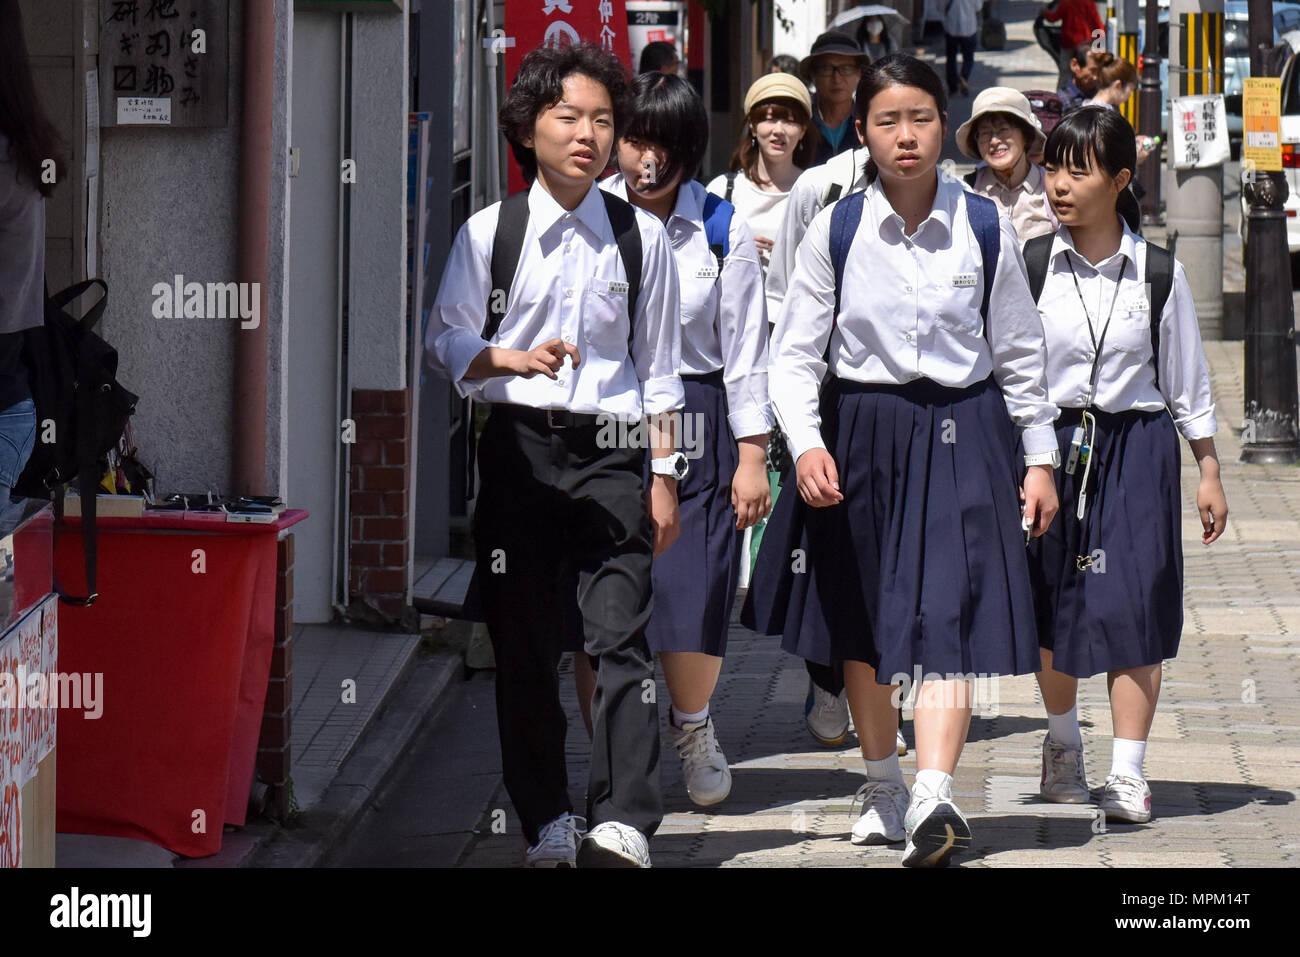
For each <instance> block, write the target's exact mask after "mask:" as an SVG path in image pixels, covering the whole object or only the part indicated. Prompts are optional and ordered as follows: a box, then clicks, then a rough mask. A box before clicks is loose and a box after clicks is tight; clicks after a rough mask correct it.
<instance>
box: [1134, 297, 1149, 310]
mask: <svg viewBox="0 0 1300 957" xmlns="http://www.w3.org/2000/svg"><path fill="white" fill-rule="evenodd" d="M1128 311H1129V312H1150V311H1151V303H1150V302H1148V301H1147V298H1146V297H1145V296H1140V297H1139V298H1137V299H1134V300H1133V301H1132V302H1130V303H1129V304H1128Z"/></svg>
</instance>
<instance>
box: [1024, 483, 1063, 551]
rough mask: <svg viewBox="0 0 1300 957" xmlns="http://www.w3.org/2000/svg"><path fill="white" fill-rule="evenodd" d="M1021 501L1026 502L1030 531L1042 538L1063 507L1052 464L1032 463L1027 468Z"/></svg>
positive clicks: (1026, 514)
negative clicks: (1058, 496) (1058, 497)
mask: <svg viewBox="0 0 1300 957" xmlns="http://www.w3.org/2000/svg"><path fill="white" fill-rule="evenodd" d="M1020 501H1022V502H1024V503H1025V518H1027V519H1028V520H1029V528H1030V533H1031V534H1032V535H1033V536H1034V538H1040V537H1041V536H1042V535H1043V534H1044V533H1045V532H1046V531H1047V528H1048V526H1049V525H1051V524H1052V519H1054V518H1055V517H1056V513H1057V511H1058V510H1059V509H1060V507H1061V505H1060V502H1058V501H1057V498H1056V476H1055V474H1054V473H1053V471H1052V467H1051V466H1050V465H1031V466H1029V468H1028V469H1026V470H1025V483H1024V484H1023V485H1022V486H1020Z"/></svg>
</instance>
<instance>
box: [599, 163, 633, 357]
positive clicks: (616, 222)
mask: <svg viewBox="0 0 1300 957" xmlns="http://www.w3.org/2000/svg"><path fill="white" fill-rule="evenodd" d="M600 195H601V196H602V197H604V200H605V214H606V215H607V216H609V224H610V226H612V227H614V238H615V240H616V241H617V242H618V254H619V256H620V257H622V259H623V271H624V272H626V273H627V341H628V349H629V351H630V350H631V346H632V328H633V324H634V323H635V321H636V302H637V298H638V297H639V296H640V295H641V259H642V255H643V254H642V252H641V228H640V227H639V226H638V225H637V224H636V210H635V209H633V208H632V205H631V204H630V203H628V202H627V201H626V200H622V199H619V198H618V197H617V196H615V195H614V194H613V193H610V192H607V191H606V190H603V189H602V190H601V191H600Z"/></svg>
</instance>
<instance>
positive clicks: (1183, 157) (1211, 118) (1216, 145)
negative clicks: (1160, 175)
mask: <svg viewBox="0 0 1300 957" xmlns="http://www.w3.org/2000/svg"><path fill="white" fill-rule="evenodd" d="M1169 118H1170V121H1171V127H1172V129H1171V131H1170V139H1171V140H1172V143H1171V144H1170V145H1171V146H1172V147H1173V164H1174V169H1206V168H1207V167H1211V166H1220V165H1222V164H1224V163H1226V162H1227V161H1228V155H1229V145H1228V115H1227V112H1226V110H1225V109H1224V105H1223V94H1222V93H1212V94H1210V95H1208V96H1180V97H1175V98H1174V101H1173V103H1172V104H1171V108H1170V111H1169Z"/></svg>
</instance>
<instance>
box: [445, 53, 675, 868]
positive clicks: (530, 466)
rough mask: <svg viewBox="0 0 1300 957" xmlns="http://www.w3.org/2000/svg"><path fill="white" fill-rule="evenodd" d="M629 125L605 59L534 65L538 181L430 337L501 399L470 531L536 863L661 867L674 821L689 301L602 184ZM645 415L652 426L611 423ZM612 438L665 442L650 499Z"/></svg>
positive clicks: (481, 252) (453, 269) (510, 103)
mask: <svg viewBox="0 0 1300 957" xmlns="http://www.w3.org/2000/svg"><path fill="white" fill-rule="evenodd" d="M630 118H631V101H630V96H629V84H628V79H627V77H626V74H625V73H624V70H623V67H622V64H620V63H619V61H618V59H617V58H615V57H614V56H612V55H611V54H609V53H607V52H605V51H603V50H601V49H600V48H599V47H597V46H594V45H591V44H579V45H574V46H570V47H566V48H563V49H558V50H557V49H546V48H543V49H538V50H534V51H532V52H531V53H529V54H528V55H527V56H526V57H524V60H523V62H522V64H521V65H520V68H519V73H518V75H517V76H516V78H515V82H514V85H513V86H512V88H511V90H510V93H509V95H508V96H507V98H506V101H505V103H504V104H503V105H502V107H501V111H500V116H499V120H500V125H501V129H502V131H503V132H504V133H505V135H506V138H507V139H508V140H509V142H510V145H511V149H512V150H513V152H514V155H515V158H516V159H517V160H518V161H519V164H520V166H521V167H522V168H523V172H524V176H525V178H526V179H528V180H529V182H530V183H531V184H532V185H531V187H530V188H529V190H528V191H527V192H526V193H520V194H517V195H515V196H512V197H510V198H509V199H507V200H505V201H504V202H503V203H498V204H495V205H493V206H489V207H488V208H487V209H484V210H482V211H480V212H478V213H476V214H475V215H474V216H472V217H471V218H470V219H469V221H468V222H466V223H465V225H464V226H463V227H461V230H460V232H459V234H458V235H457V237H456V242H455V244H454V246H453V247H452V251H451V255H450V257H449V258H448V260H447V265H446V268H445V269H444V271H443V278H442V285H441V287H440V288H439V290H438V297H437V299H436V301H435V302H434V306H433V311H432V313H431V315H430V318H429V326H428V329H427V332H426V336H425V351H426V355H427V356H428V361H429V364H430V365H431V366H432V367H433V368H434V369H435V370H436V371H438V372H440V373H441V374H443V375H445V376H446V377H447V378H449V379H450V380H451V381H452V382H453V383H455V385H456V389H457V390H458V391H459V392H460V393H461V394H462V395H469V396H472V397H473V398H475V399H476V400H478V401H482V402H487V403H491V405H492V412H491V415H490V416H489V418H488V421H487V424H486V426H485V427H484V430H483V434H482V437H481V439H480V442H479V452H478V462H479V477H480V483H481V488H480V492H479V496H478V502H477V504H476V507H475V515H474V538H475V547H476V551H477V557H478V584H479V595H480V599H481V604H482V606H483V610H484V618H485V620H486V622H487V626H488V632H489V634H490V636H491V639H492V645H493V648H494V650H495V652H496V660H497V677H496V696H497V721H498V725H499V731H500V737H501V757H502V767H503V772H504V778H505V784H506V790H507V791H508V792H509V794H510V799H511V801H513V803H514V805H515V809H516V810H517V811H518V812H519V816H520V819H521V821H522V823H523V828H524V834H525V837H526V838H527V841H528V844H529V847H528V850H527V851H526V852H525V863H526V864H528V865H530V866H550V867H565V866H569V867H571V866H575V865H577V864H580V865H582V866H624V867H627V866H633V867H635V866H640V867H648V866H649V864H650V857H649V847H648V843H647V839H648V838H649V836H650V835H652V834H653V833H654V831H655V829H656V828H657V827H658V825H659V822H660V820H661V818H662V816H663V809H662V800H661V797H660V791H659V719H658V708H657V706H656V704H655V696H654V668H653V662H652V660H651V656H650V650H649V647H648V645H647V643H646V637H645V629H646V624H647V622H648V620H649V618H650V610H651V596H650V581H651V579H650V565H651V558H652V555H655V554H658V553H660V552H662V551H663V550H664V549H666V548H667V547H668V546H669V545H671V544H672V542H673V540H674V539H675V538H676V536H677V532H678V528H679V525H678V515H677V492H676V483H677V481H678V480H679V479H680V478H681V477H682V476H683V475H684V474H685V464H686V460H685V457H684V456H682V455H681V453H680V452H677V451H676V441H675V438H674V436H673V429H672V427H671V421H670V420H669V417H668V414H669V413H673V412H676V411H677V410H680V409H681V407H682V404H683V389H682V383H681V380H680V378H679V377H678V367H679V354H680V330H679V325H678V318H679V311H680V308H679V298H678V283H677V273H676V268H675V266H674V264H673V255H672V248H671V246H670V244H669V241H668V237H667V235H666V234H665V232H664V229H663V226H662V225H661V224H660V222H659V220H658V219H656V218H655V217H654V216H652V215H651V214H649V213H646V212H644V211H641V210H636V209H633V207H631V206H629V205H628V204H627V203H626V202H624V201H622V200H619V199H618V198H617V197H612V196H610V195H609V194H607V193H604V192H602V191H601V190H600V189H598V188H597V187H596V185H595V181H596V177H597V176H598V175H599V174H600V173H601V172H602V171H603V170H604V169H605V165H606V162H607V161H608V159H609V154H610V149H611V147H612V145H613V143H614V140H615V137H616V135H617V134H618V132H619V131H620V130H622V129H625V128H626V126H627V123H628V122H629V120H630ZM643 416H644V417H647V418H648V419H649V421H648V422H647V423H645V425H646V428H645V429H639V428H630V429H618V430H611V429H609V428H607V426H608V424H609V422H610V421H611V420H612V419H614V418H617V419H620V420H624V421H627V420H633V421H635V423H636V424H637V425H640V424H641V423H642V417H643ZM612 432H616V433H617V434H618V435H619V436H622V437H636V436H638V435H648V436H649V444H650V445H651V447H652V452H651V455H652V458H651V469H652V473H653V475H652V479H651V482H650V486H649V488H648V489H647V488H646V486H645V483H644V481H643V478H642V469H643V465H644V460H645V449H644V443H639V442H636V441H633V440H632V438H627V439H626V440H623V441H620V442H618V443H615V444H619V445H621V446H626V447H616V448H610V447H608V446H609V445H610V444H611V443H609V442H608V441H607V440H606V439H607V437H608V436H609V435H610V434H611V433H612ZM575 593H576V596H577V600H576V603H577V606H578V608H579V609H580V611H581V617H582V626H583V637H584V644H585V650H586V652H587V654H589V655H591V656H592V657H593V658H594V659H595V660H596V663H597V665H598V667H597V682H596V692H595V695H594V698H593V702H592V720H593V724H594V729H593V731H594V733H593V736H592V754H591V773H590V780H589V783H588V787H587V821H589V822H590V824H591V830H590V831H589V832H588V833H586V835H585V836H583V835H582V831H583V828H584V825H585V823H586V822H585V821H584V820H583V819H582V818H580V817H577V816H575V815H574V814H573V813H572V807H571V805H570V802H569V795H568V782H567V779H566V774H565V758H564V734H565V719H564V712H563V709H562V708H561V706H560V700H559V685H558V679H557V675H556V668H557V665H558V663H559V659H560V654H561V652H562V650H563V647H564V638H565V625H564V622H565V614H564V613H565V609H566V607H567V606H568V605H570V604H572V603H573V601H574V595H575ZM579 840H581V846H579Z"/></svg>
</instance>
